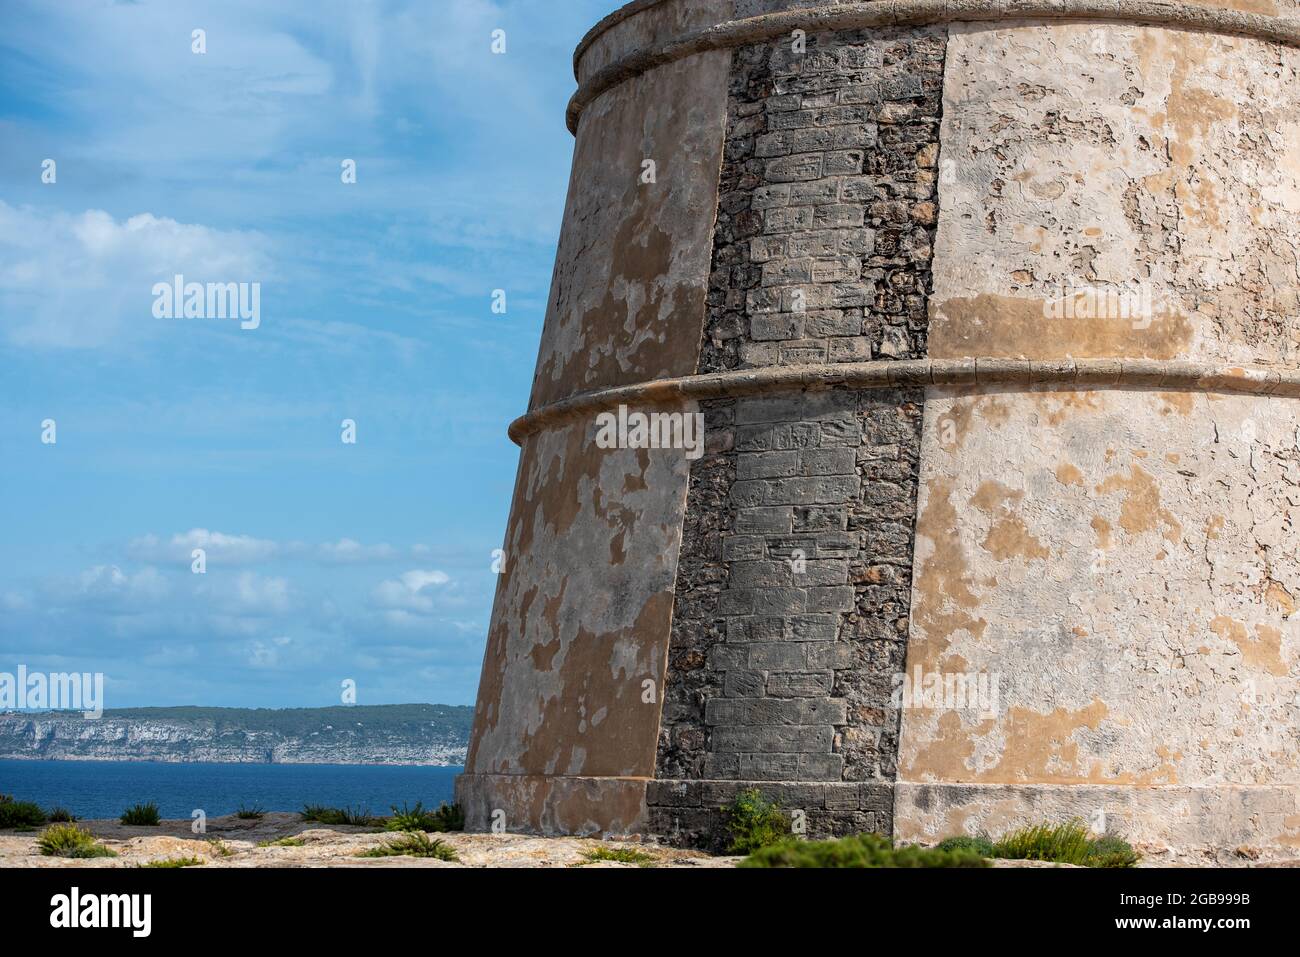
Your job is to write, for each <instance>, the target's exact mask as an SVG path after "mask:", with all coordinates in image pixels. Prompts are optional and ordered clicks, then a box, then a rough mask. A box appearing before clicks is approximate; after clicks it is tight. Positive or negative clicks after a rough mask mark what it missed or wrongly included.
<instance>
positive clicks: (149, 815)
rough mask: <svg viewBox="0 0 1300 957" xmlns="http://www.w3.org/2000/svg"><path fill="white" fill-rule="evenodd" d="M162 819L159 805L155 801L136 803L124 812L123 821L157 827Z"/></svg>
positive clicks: (138, 825) (139, 825) (135, 825)
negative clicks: (159, 813) (159, 814)
mask: <svg viewBox="0 0 1300 957" xmlns="http://www.w3.org/2000/svg"><path fill="white" fill-rule="evenodd" d="M161 820H162V818H161V817H159V816H158V805H157V804H155V803H154V802H153V801H150V802H149V803H148V804H136V805H134V806H133V807H129V808H127V809H126V810H125V811H123V812H122V823H123V824H127V825H131V826H133V827H157V826H158V823H159V822H160V821H161Z"/></svg>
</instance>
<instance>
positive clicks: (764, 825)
mask: <svg viewBox="0 0 1300 957" xmlns="http://www.w3.org/2000/svg"><path fill="white" fill-rule="evenodd" d="M723 812H724V813H725V815H726V818H727V833H728V835H729V836H730V839H731V842H730V844H729V845H728V847H727V850H728V852H729V853H731V854H749V853H752V852H753V851H757V850H758V849H759V848H761V847H768V846H770V845H772V844H777V843H780V842H781V841H784V840H786V839H787V838H788V837H789V836H790V822H789V821H788V820H787V819H786V816H785V815H784V814H782V813H781V805H779V804H777V803H776V802H774V801H768V800H766V799H765V798H764V797H763V795H762V794H761V793H760V792H759V790H758V788H750V789H749V790H747V791H741V792H740V793H739V794H738V795H736V799H735V800H734V801H732V802H731V804H729V805H727V806H726V807H725V808H723Z"/></svg>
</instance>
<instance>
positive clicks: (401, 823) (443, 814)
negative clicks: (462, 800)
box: [384, 801, 465, 831]
mask: <svg viewBox="0 0 1300 957" xmlns="http://www.w3.org/2000/svg"><path fill="white" fill-rule="evenodd" d="M384 826H385V827H386V828H387V829H388V830H390V831H462V830H464V829H465V815H464V814H462V813H461V810H460V805H459V804H443V805H442V806H441V807H439V808H438V810H436V811H426V810H425V809H424V804H423V803H422V802H420V801H416V802H415V807H407V806H406V805H405V804H403V805H402V809H401V810H400V811H399V810H398V809H397V808H396V807H394V808H393V816H392V817H390V818H389V819H388V822H387V823H386V824H385V825H384Z"/></svg>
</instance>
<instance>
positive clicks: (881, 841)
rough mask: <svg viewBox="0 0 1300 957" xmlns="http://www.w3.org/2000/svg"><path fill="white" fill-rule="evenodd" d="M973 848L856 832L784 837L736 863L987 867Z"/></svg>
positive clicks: (741, 864)
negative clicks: (831, 837)
mask: <svg viewBox="0 0 1300 957" xmlns="http://www.w3.org/2000/svg"><path fill="white" fill-rule="evenodd" d="M988 866H989V863H988V861H986V860H985V859H984V858H982V857H981V856H980V855H979V854H977V853H976V852H974V851H971V850H966V849H959V850H951V851H941V850H939V849H938V848H929V847H916V846H915V845H906V846H904V847H894V846H893V844H891V843H890V841H889V839H888V838H885V837H881V836H880V835H879V834H855V835H853V836H852V837H843V838H840V839H839V840H837V841H797V840H789V839H787V840H785V841H782V842H781V843H779V844H773V845H769V846H768V847H763V848H759V849H758V850H756V851H754V853H752V854H750V855H749V856H748V857H747V858H745V859H744V860H743V861H741V862H740V863H739V864H738V865H737V867H988Z"/></svg>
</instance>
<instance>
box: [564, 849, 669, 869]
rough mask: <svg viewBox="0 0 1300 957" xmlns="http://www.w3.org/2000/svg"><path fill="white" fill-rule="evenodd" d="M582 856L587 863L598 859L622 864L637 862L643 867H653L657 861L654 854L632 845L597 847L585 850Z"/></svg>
mask: <svg viewBox="0 0 1300 957" xmlns="http://www.w3.org/2000/svg"><path fill="white" fill-rule="evenodd" d="M582 856H583V858H584V860H585V863H587V864H594V863H596V862H597V861H617V862H618V863H620V864H637V865H639V866H641V867H651V866H653V865H654V863H655V856H654V855H653V854H647V853H645V852H644V851H638V850H636V849H635V848H631V847H595V848H592V849H591V850H590V851H586V852H584V853H583V855H582ZM579 866H581V865H579Z"/></svg>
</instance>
